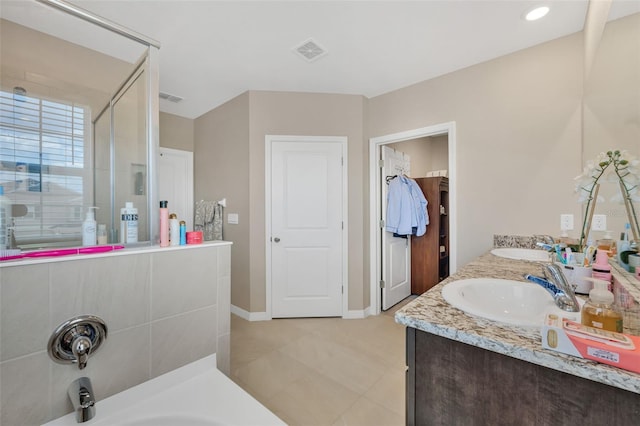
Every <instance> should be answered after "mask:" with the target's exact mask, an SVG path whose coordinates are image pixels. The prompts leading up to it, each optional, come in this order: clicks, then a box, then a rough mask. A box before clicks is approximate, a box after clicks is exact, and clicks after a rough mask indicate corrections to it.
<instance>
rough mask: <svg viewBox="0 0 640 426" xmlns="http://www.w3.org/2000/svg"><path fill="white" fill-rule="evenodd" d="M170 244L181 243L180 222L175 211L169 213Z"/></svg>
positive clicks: (177, 244)
mask: <svg viewBox="0 0 640 426" xmlns="http://www.w3.org/2000/svg"><path fill="white" fill-rule="evenodd" d="M169 245H172V246H179V245H180V223H179V222H178V215H176V214H175V213H171V214H170V215H169Z"/></svg>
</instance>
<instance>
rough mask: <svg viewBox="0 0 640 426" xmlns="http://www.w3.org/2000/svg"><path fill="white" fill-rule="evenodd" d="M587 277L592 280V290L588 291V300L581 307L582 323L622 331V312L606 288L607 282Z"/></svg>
mask: <svg viewBox="0 0 640 426" xmlns="http://www.w3.org/2000/svg"><path fill="white" fill-rule="evenodd" d="M589 279H591V280H592V281H593V290H591V291H590V292H589V300H588V301H587V302H586V303H585V304H584V306H583V307H582V313H581V320H582V321H581V322H582V324H583V325H587V326H589V327H594V328H599V329H602V330H608V331H615V332H618V333H622V312H621V311H620V309H619V308H618V307H617V306H616V305H615V304H614V303H613V300H614V297H613V293H611V292H610V291H609V290H608V289H607V287H608V286H609V283H608V282H607V281H603V280H599V279H597V278H589Z"/></svg>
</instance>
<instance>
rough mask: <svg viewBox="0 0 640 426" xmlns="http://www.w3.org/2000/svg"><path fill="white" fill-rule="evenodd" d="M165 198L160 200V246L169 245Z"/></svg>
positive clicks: (167, 212) (167, 214)
mask: <svg viewBox="0 0 640 426" xmlns="http://www.w3.org/2000/svg"><path fill="white" fill-rule="evenodd" d="M168 204H169V203H168V202H167V201H166V200H163V201H160V247H167V246H168V245H169V209H168V208H167V205H168Z"/></svg>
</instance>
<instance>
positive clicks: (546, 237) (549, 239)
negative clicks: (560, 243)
mask: <svg viewBox="0 0 640 426" xmlns="http://www.w3.org/2000/svg"><path fill="white" fill-rule="evenodd" d="M535 238H536V239H537V240H541V241H540V242H542V243H544V244H548V245H550V246H553V245H554V244H555V243H556V240H555V238H553V237H552V236H551V235H535Z"/></svg>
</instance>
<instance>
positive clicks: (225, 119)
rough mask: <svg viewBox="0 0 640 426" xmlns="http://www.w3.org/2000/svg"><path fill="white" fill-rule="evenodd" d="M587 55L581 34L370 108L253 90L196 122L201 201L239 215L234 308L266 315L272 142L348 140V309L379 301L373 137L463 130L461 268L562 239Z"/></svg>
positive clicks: (349, 99) (570, 202)
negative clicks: (501, 244) (372, 269)
mask: <svg viewBox="0 0 640 426" xmlns="http://www.w3.org/2000/svg"><path fill="white" fill-rule="evenodd" d="M582 58H583V57H582V35H581V34H575V35H572V36H569V37H565V38H562V39H559V40H556V41H553V42H550V43H546V44H543V45H540V46H536V47H533V48H530V49H527V50H524V51H520V52H516V53H514V54H511V55H508V56H505V57H502V58H498V59H495V60H493V61H490V62H486V63H483V64H480V65H477V66H473V67H470V68H466V69H464V70H461V71H458V72H455V73H451V74H448V75H446V76H443V77H440V78H437V79H433V80H429V81H425V82H422V83H419V84H416V85H413V86H410V87H407V88H403V89H399V90H396V91H394V92H391V93H388V94H385V95H382V96H378V97H375V98H372V99H369V100H367V99H366V98H363V97H361V96H348V95H327V94H308V93H281V92H259V91H252V92H248V93H245V94H244V95H242V96H240V97H238V98H236V99H234V100H232V101H230V102H228V103H227V104H225V105H223V106H221V107H219V108H217V109H215V110H214V111H212V112H210V113H208V114H205V115H203V116H201V117H199V118H198V119H196V124H195V152H196V198H207V197H210V198H216V197H221V196H226V197H227V198H228V199H233V202H232V203H230V204H231V205H230V206H229V207H228V208H227V211H228V212H237V213H239V214H240V224H239V225H237V226H233V225H231V226H230V225H227V224H225V230H226V231H227V234H226V235H225V239H229V240H231V241H233V242H234V248H233V253H234V256H233V259H234V263H232V265H233V266H232V277H233V278H232V279H233V284H232V288H233V290H232V303H233V304H234V305H236V306H238V307H240V308H242V309H245V310H247V311H249V312H264V311H265V310H266V306H265V299H266V294H265V289H266V287H265V212H264V197H265V191H264V166H265V157H264V155H265V150H264V144H265V141H264V138H265V135H268V134H274V135H277V134H288V135H339V136H347V137H348V138H349V151H348V152H349V154H348V155H349V163H348V166H349V199H350V202H349V309H350V310H361V309H364V308H366V307H367V306H368V305H369V285H370V283H369V274H368V270H369V258H368V245H369V236H368V226H369V225H368V203H369V200H368V197H369V194H368V181H367V180H368V173H369V172H368V138H369V137H375V136H382V135H387V134H391V133H396V132H400V131H405V130H411V129H416V128H420V127H425V126H429V125H434V124H438V123H444V122H449V121H455V122H456V126H457V127H456V131H457V148H456V151H457V154H456V156H457V161H456V164H455V168H456V169H457V179H456V180H455V181H454V182H452V183H453V184H455V185H457V189H458V193H457V203H458V220H457V223H456V225H457V229H458V240H457V247H458V265H459V266H461V265H464V264H465V263H467V262H468V261H470V260H471V259H473V258H474V257H476V256H478V255H479V254H481V253H483V252H485V251H486V250H487V249H489V248H490V247H491V245H492V236H493V234H494V233H504V234H527V235H528V234H533V233H552V234H553V233H555V232H556V231H557V230H558V228H559V225H558V221H559V219H558V218H559V215H560V214H561V213H573V214H575V215H576V218H579V217H580V208H579V205H578V204H577V203H576V199H575V196H574V193H573V177H574V176H575V175H576V174H577V173H578V172H579V171H580V169H581V159H580V151H581V97H582V64H583V62H582ZM245 126H246V127H245ZM247 129H248V130H247ZM247 132H248V133H247ZM232 140H233V142H232ZM442 151H443V150H442V148H440V149H439V151H438V156H439V157H442V155H443V152H442ZM247 159H248V160H247ZM218 168H220V169H218ZM436 168H438V169H440V168H446V167H443V165H442V161H440V160H438V165H437V166H436ZM221 170H225V171H226V170H232V171H231V172H230V176H233V178H231V179H230V178H229V176H225V175H224V173H222V172H221ZM225 178H226V179H225ZM247 218H248V222H247Z"/></svg>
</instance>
